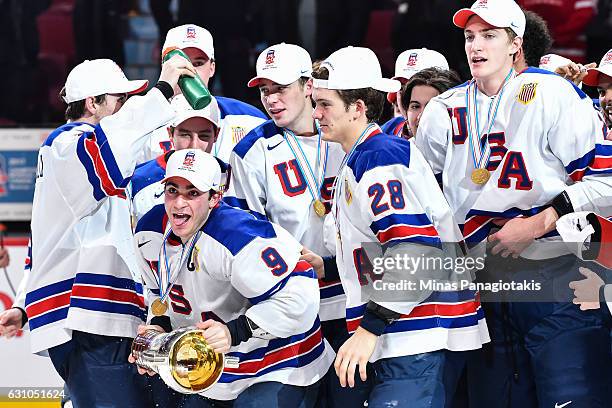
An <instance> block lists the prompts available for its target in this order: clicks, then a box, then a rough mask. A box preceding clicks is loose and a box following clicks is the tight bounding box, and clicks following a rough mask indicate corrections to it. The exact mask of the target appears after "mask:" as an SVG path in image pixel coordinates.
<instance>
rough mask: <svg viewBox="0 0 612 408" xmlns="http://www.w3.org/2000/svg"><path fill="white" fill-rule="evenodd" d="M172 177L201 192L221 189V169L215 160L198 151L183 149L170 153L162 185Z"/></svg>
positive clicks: (207, 154) (209, 155) (211, 156)
mask: <svg viewBox="0 0 612 408" xmlns="http://www.w3.org/2000/svg"><path fill="white" fill-rule="evenodd" d="M172 177H181V178H183V179H185V180H187V181H189V182H190V183H191V184H193V186H194V187H195V188H197V189H198V190H200V191H202V192H207V191H208V190H210V189H213V190H216V191H219V190H220V189H221V167H219V163H218V162H217V159H215V158H214V156H213V155H211V154H209V153H206V152H204V151H202V150H200V149H183V150H177V151H175V152H174V153H172V155H171V156H170V158H169V159H168V163H167V164H166V177H164V179H163V180H162V183H166V182H167V181H168V180H169V179H171V178H172Z"/></svg>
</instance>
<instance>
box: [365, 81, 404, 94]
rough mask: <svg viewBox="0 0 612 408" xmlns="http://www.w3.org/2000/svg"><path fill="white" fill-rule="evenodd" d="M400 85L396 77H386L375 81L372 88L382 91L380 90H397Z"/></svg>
mask: <svg viewBox="0 0 612 408" xmlns="http://www.w3.org/2000/svg"><path fill="white" fill-rule="evenodd" d="M401 87H402V84H401V83H400V81H398V80H396V79H388V78H380V79H379V80H378V81H376V83H375V84H374V85H373V86H372V88H374V89H376V90H378V91H382V92H387V93H389V92H397V91H399V90H400V88H401Z"/></svg>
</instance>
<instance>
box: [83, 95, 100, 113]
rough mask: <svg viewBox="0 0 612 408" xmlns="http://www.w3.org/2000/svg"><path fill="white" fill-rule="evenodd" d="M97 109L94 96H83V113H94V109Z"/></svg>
mask: <svg viewBox="0 0 612 408" xmlns="http://www.w3.org/2000/svg"><path fill="white" fill-rule="evenodd" d="M97 110H98V104H97V103H96V98H94V97H93V96H88V97H87V98H85V112H84V113H88V112H89V113H90V114H92V115H95V113H96V111H97Z"/></svg>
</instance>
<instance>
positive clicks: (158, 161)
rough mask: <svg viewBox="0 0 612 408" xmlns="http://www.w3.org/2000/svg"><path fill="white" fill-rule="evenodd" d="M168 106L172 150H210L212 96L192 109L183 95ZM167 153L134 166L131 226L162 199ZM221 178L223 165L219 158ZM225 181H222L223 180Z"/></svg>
mask: <svg viewBox="0 0 612 408" xmlns="http://www.w3.org/2000/svg"><path fill="white" fill-rule="evenodd" d="M171 105H172V107H173V108H174V110H175V111H176V116H175V118H174V120H173V121H172V123H171V124H170V126H169V130H170V132H171V135H172V137H171V140H172V145H173V146H174V148H175V149H176V150H182V149H200V150H202V151H205V152H206V153H210V152H211V151H212V149H213V146H214V144H215V141H216V140H217V137H218V135H219V128H220V124H221V115H220V112H219V106H218V105H217V101H216V100H215V99H213V100H212V101H211V102H210V104H209V105H208V106H206V107H205V108H204V109H200V110H194V109H193V108H191V106H190V105H189V103H187V100H186V99H185V97H184V96H183V95H177V96H175V97H174V98H172V101H171ZM168 157H169V154H168V153H164V154H161V155H160V156H158V157H157V158H155V159H153V160H150V161H148V162H146V163H143V164H141V165H139V166H138V167H136V170H135V171H134V176H133V177H132V180H131V181H132V182H131V185H130V192H131V194H130V196H131V198H132V215H133V217H134V220H133V225H134V226H136V225H137V223H138V221H140V219H141V218H142V217H143V216H144V214H146V213H147V212H148V211H150V210H151V209H152V208H153V207H154V206H155V205H156V204H162V203H163V202H164V197H163V195H164V186H163V184H162V183H161V180H162V179H163V178H164V177H165V174H166V163H167V162H168ZM219 164H220V165H221V166H222V169H223V176H224V180H225V178H226V177H227V165H226V164H225V163H222V162H221V161H220V163H219ZM223 184H224V185H225V184H226V183H225V182H224V183H223Z"/></svg>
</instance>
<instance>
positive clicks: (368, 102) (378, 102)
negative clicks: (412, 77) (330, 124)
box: [312, 67, 385, 123]
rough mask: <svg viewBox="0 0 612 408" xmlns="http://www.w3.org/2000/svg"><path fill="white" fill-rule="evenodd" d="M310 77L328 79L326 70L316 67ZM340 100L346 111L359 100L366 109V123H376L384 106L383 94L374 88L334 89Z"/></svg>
mask: <svg viewBox="0 0 612 408" xmlns="http://www.w3.org/2000/svg"><path fill="white" fill-rule="evenodd" d="M312 77H313V78H316V79H329V71H328V70H327V68H321V67H318V68H317V69H315V70H314V71H313V72H312ZM335 91H336V92H337V93H338V96H340V99H341V100H342V102H343V103H344V108H345V109H346V110H347V111H348V108H349V106H350V105H352V104H354V103H355V102H357V101H358V100H359V99H361V100H362V101H363V103H364V104H365V107H366V118H367V120H368V123H372V122H377V121H378V119H379V118H380V115H381V114H382V111H383V108H384V106H385V93H384V92H381V91H377V90H376V89H374V88H361V89H341V90H339V89H336V90H335Z"/></svg>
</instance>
